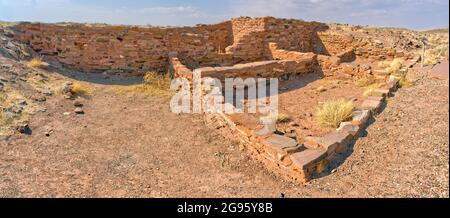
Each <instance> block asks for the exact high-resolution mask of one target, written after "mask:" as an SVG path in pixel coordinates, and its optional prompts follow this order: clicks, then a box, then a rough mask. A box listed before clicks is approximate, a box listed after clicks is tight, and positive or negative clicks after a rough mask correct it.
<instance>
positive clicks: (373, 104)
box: [360, 99, 383, 112]
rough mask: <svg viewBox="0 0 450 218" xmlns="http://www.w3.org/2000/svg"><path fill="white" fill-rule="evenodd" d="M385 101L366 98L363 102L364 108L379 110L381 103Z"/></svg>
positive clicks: (362, 106)
mask: <svg viewBox="0 0 450 218" xmlns="http://www.w3.org/2000/svg"><path fill="white" fill-rule="evenodd" d="M382 103H383V101H377V100H370V99H366V100H364V101H363V103H362V104H361V107H360V108H362V109H367V110H370V111H374V112H375V111H378V109H380V108H381V104H382Z"/></svg>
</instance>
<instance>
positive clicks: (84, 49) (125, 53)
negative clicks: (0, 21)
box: [15, 17, 326, 73]
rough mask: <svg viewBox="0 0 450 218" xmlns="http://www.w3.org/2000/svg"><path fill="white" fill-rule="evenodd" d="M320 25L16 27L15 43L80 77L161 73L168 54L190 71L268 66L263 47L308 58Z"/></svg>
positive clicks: (271, 21)
mask: <svg viewBox="0 0 450 218" xmlns="http://www.w3.org/2000/svg"><path fill="white" fill-rule="evenodd" d="M324 29H326V25H325V24H321V23H316V22H304V21H300V20H287V19H276V18H271V17H266V18H255V19H253V18H248V17H241V18H236V19H232V20H231V21H226V22H222V23H219V24H215V25H197V26H195V27H175V28H161V27H135V26H95V25H94V26H93V25H82V24H65V25H64V24H42V23H21V24H19V25H17V26H16V27H15V31H16V36H15V37H16V39H18V40H20V41H22V42H25V43H28V44H29V45H30V46H31V47H32V48H33V49H34V50H36V51H38V52H39V53H41V54H42V55H44V56H51V57H56V59H57V60H59V61H60V62H61V63H63V64H64V65H65V66H66V67H69V68H73V69H77V70H81V71H85V72H94V73H97V72H105V71H107V72H111V73H115V72H125V73H126V72H136V71H139V72H146V71H149V70H153V71H159V72H164V71H166V70H167V69H168V66H169V65H170V59H169V57H170V54H174V53H175V54H176V57H177V58H178V59H179V61H180V62H182V63H183V64H185V65H186V66H187V67H188V68H190V69H195V68H199V67H207V66H215V67H217V66H232V65H235V64H239V63H249V62H254V61H265V60H272V59H273V58H272V56H271V53H270V51H269V50H268V43H269V42H274V43H277V45H278V46H279V48H280V49H285V50H290V51H297V52H313V51H314V50H315V45H316V44H318V43H317V40H319V38H318V35H317V31H320V30H324Z"/></svg>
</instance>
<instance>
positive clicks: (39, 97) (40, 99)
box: [31, 94, 47, 102]
mask: <svg viewBox="0 0 450 218" xmlns="http://www.w3.org/2000/svg"><path fill="white" fill-rule="evenodd" d="M31 100H33V101H37V102H44V101H46V100H47V98H45V96H43V95H39V94H35V95H33V96H31Z"/></svg>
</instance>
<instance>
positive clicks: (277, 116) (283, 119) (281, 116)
mask: <svg viewBox="0 0 450 218" xmlns="http://www.w3.org/2000/svg"><path fill="white" fill-rule="evenodd" d="M264 118H265V119H270V120H276V122H277V123H287V122H290V121H292V117H291V116H290V115H288V114H285V113H270V114H269V115H267V116H265V117H264Z"/></svg>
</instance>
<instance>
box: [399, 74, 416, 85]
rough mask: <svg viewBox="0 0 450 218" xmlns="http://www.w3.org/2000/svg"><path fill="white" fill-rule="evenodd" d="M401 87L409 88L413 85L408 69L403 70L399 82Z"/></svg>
mask: <svg viewBox="0 0 450 218" xmlns="http://www.w3.org/2000/svg"><path fill="white" fill-rule="evenodd" d="M398 84H399V86H400V88H408V87H411V86H412V85H413V83H412V82H411V80H409V79H408V70H405V71H401V74H400V80H399V82H398Z"/></svg>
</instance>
